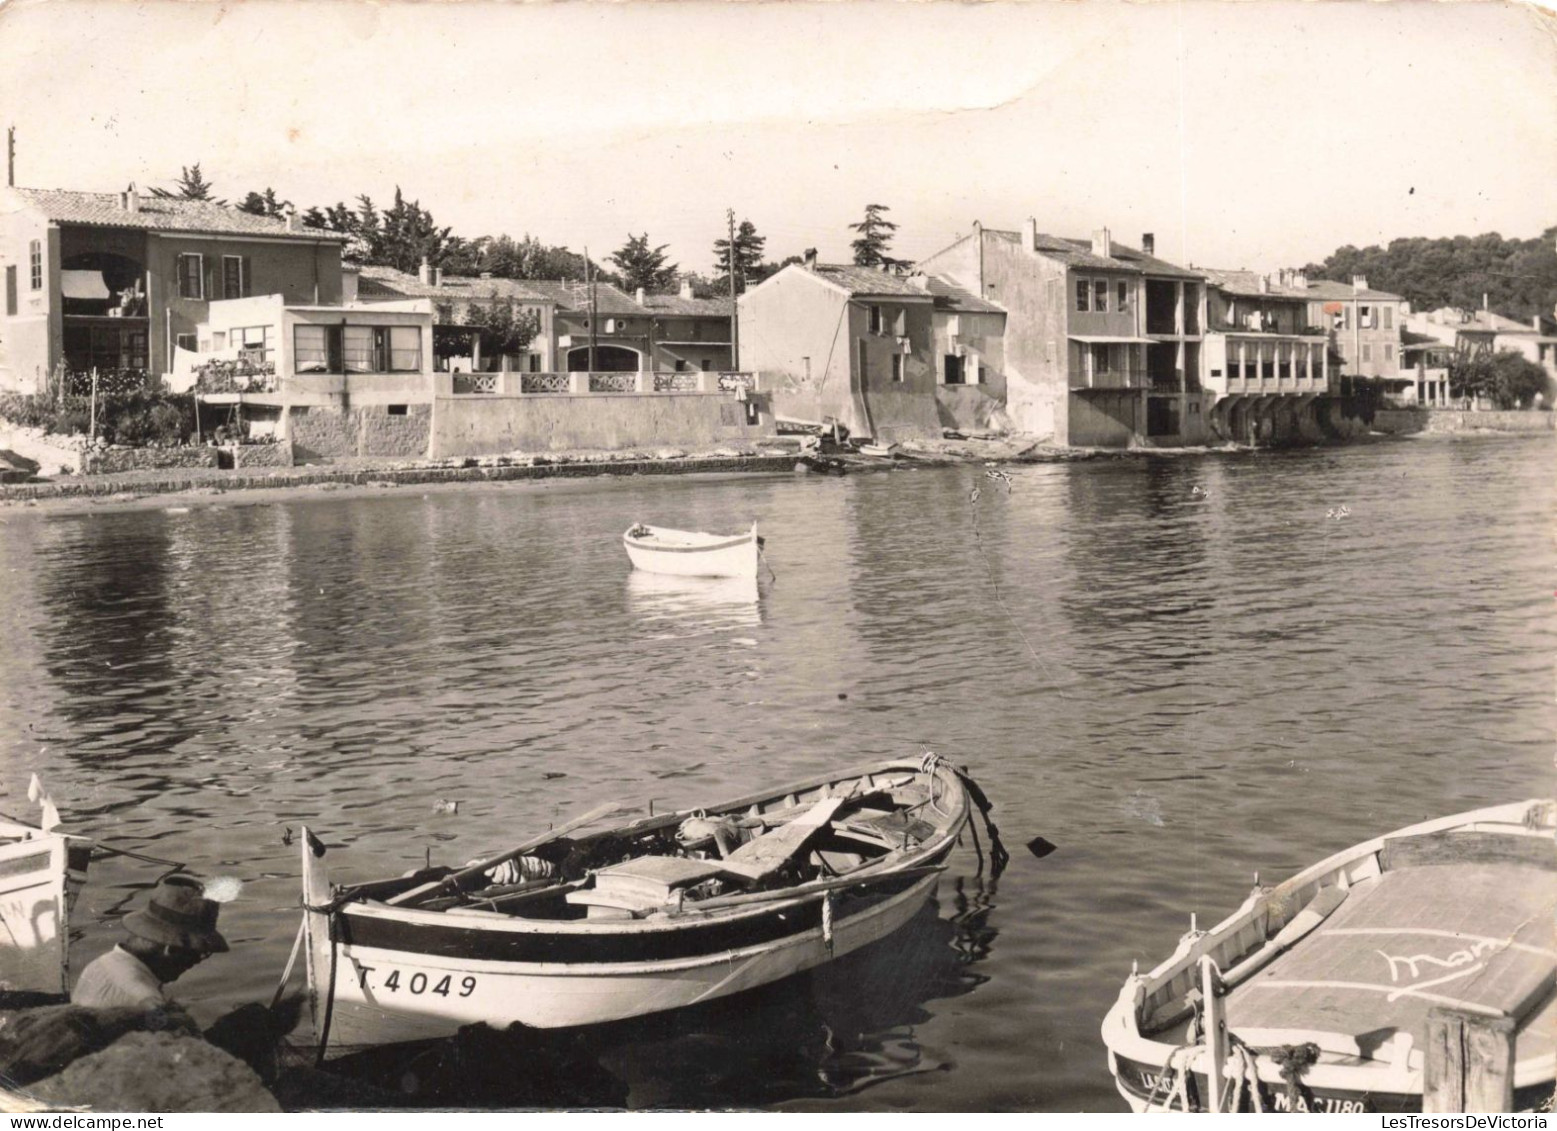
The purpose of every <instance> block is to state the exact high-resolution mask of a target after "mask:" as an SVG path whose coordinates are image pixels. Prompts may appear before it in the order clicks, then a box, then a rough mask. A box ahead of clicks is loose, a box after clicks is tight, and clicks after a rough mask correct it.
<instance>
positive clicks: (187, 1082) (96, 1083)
mask: <svg viewBox="0 0 1557 1131" xmlns="http://www.w3.org/2000/svg"><path fill="white" fill-rule="evenodd" d="M29 1090H30V1091H31V1092H32V1093H33V1095H35V1096H37V1097H38V1098H40V1099H44V1100H48V1101H50V1102H53V1103H58V1104H70V1105H86V1106H87V1107H90V1108H92V1109H94V1110H97V1111H166V1112H185V1111H190V1112H197V1111H198V1112H205V1111H213V1112H229V1111H261V1112H279V1111H280V1110H281V1105H280V1104H278V1103H277V1102H276V1097H275V1096H273V1095H271V1094H270V1092H268V1091H267V1090H266V1089H265V1086H264V1085H263V1084H262V1083H260V1078H259V1077H258V1076H256V1075H255V1074H254V1070H253V1069H252V1068H250V1067H249V1066H248V1065H246V1064H244V1063H243V1062H242V1061H241V1060H239V1059H237V1058H236V1057H233V1056H229V1055H228V1054H227V1053H225V1052H223V1051H222V1050H221V1049H219V1048H216V1047H215V1046H214V1045H210V1044H207V1043H206V1042H205V1041H203V1040H201V1039H200V1038H198V1037H188V1036H183V1035H176V1034H172V1033H131V1034H130V1035H129V1036H127V1037H123V1038H121V1039H119V1040H118V1041H115V1042H114V1043H113V1044H112V1045H110V1046H109V1047H108V1048H106V1049H104V1050H103V1051H101V1052H97V1053H93V1054H92V1055H90V1056H86V1057H83V1058H81V1059H80V1060H78V1061H76V1062H75V1063H74V1064H72V1065H71V1066H70V1067H69V1068H67V1069H65V1070H64V1071H63V1072H61V1073H59V1074H58V1075H56V1076H50V1077H49V1078H48V1079H46V1080H42V1081H40V1082H38V1083H36V1084H34V1085H33V1086H32V1087H31V1088H30V1089H29Z"/></svg>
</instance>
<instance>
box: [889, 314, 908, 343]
mask: <svg viewBox="0 0 1557 1131" xmlns="http://www.w3.org/2000/svg"><path fill="white" fill-rule="evenodd" d="M892 332H893V333H894V334H896V335H897V336H898V337H900V338H901V337H902V336H903V335H904V334H906V333H908V311H906V310H899V311H898V312H897V313H896V314H894V315H893V316H892Z"/></svg>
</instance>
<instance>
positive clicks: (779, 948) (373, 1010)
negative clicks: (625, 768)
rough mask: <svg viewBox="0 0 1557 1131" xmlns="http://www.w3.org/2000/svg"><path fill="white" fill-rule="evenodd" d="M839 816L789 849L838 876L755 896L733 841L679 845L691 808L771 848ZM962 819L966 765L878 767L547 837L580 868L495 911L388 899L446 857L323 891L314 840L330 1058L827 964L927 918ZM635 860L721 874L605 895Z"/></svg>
mask: <svg viewBox="0 0 1557 1131" xmlns="http://www.w3.org/2000/svg"><path fill="white" fill-rule="evenodd" d="M835 802H836V804H835ZM931 803H933V808H931ZM915 805H917V806H918V808H917V809H914V808H913V807H914V806H915ZM831 809H836V810H837V813H835V814H833V815H832V816H831V817H829V819H828V820H827V821H826V822H825V823H824V824H821V825H819V826H818V829H819V831H817V832H816V833H815V834H812V833H807V832H804V830H802V833H803V834H804V835H803V838H802V839H803V847H802V848H801V849H800V850H799V854H797V855H796V856H795V860H796V861H799V860H801V859H802V858H807V859H810V860H812V861H815V860H817V859H819V858H825V859H826V860H829V861H831V862H832V864H833V865H835V866H836V867H837V869H838V870H839V871H841V873H842V874H841V875H839V876H829V875H827V874H826V870H825V869H824V870H822V871H821V872H818V871H817V870H816V869H815V868H813V867H810V866H809V865H805V866H802V867H803V874H796V873H795V872H786V873H784V874H783V875H784V879H783V880H782V881H780V880H778V879H777V878H776V877H777V873H775V877H774V878H772V879H771V880H770V882H773V883H777V884H778V886H770V887H767V888H766V889H764V887H763V885H762V884H761V883H758V884H756V885H748V884H747V883H746V881H744V880H742V879H740V878H739V877H738V876H735V875H734V874H733V873H732V872H729V871H725V870H724V869H727V868H730V869H733V868H736V867H737V866H738V865H739V864H740V862H741V859H742V855H743V853H742V851H741V850H737V851H736V852H734V853H731V854H730V855H729V856H728V858H727V859H726V858H722V857H721V854H720V852H709V853H708V854H707V855H706V857H700V854H697V853H686V854H673V853H674V848H673V847H672V846H673V845H674V844H675V843H676V841H677V839H678V838H680V837H681V836H682V834H683V833H684V831H685V828H686V825H684V824H683V822H686V821H688V820H689V819H691V820H693V821H698V820H704V819H707V820H711V821H714V822H719V821H726V822H730V821H737V820H739V821H745V822H746V823H747V824H748V825H755V826H756V828H757V833H758V836H759V837H771V838H775V843H776V842H777V841H779V840H782V839H783V838H785V837H786V836H788V835H790V833H792V832H794V828H786V826H788V825H790V824H791V823H793V824H794V825H795V826H796V827H798V826H799V825H800V824H802V823H803V822H804V821H805V820H806V819H807V817H808V815H809V816H814V815H816V814H817V813H818V812H819V811H821V812H826V811H828V810H831ZM905 811H908V812H905ZM968 816H969V796H968V793H967V791H966V788H965V786H964V782H963V778H962V777H961V775H960V773H959V772H958V771H956V770H955V768H954V767H950V765H949V764H948V763H944V762H940V763H938V764H932V765H930V766H929V767H928V769H927V770H921V769H919V768H918V766H917V764H916V763H914V762H885V763H879V764H876V765H873V766H868V767H861V768H856V769H853V770H850V771H847V772H844V773H842V774H835V775H829V776H827V777H823V778H816V779H812V780H809V781H805V782H800V783H793V784H790V785H787V786H783V787H780V788H779V789H777V790H775V791H774V792H772V793H769V794H765V795H763V796H753V797H744V798H738V799H735V800H733V801H728V802H722V803H719V804H716V805H711V806H708V807H707V808H706V809H698V810H687V811H683V812H679V813H670V814H665V815H662V816H658V817H649V818H641V819H639V820H637V821H634V822H632V823H631V824H629V825H626V826H621V827H618V828H615V829H608V830H605V831H602V832H595V833H590V834H587V835H581V836H579V837H578V838H577V839H563V840H560V841H556V842H552V844H551V845H550V846H549V847H547V848H543V849H539V850H537V852H538V853H539V854H540V855H541V856H547V857H549V858H550V859H561V858H562V857H564V856H566V857H567V860H568V861H578V860H586V861H589V864H588V869H589V870H588V871H587V873H586V874H584V875H582V876H577V875H576V873H577V871H578V869H577V867H575V866H574V865H572V864H571V863H564V866H563V868H562V870H559V871H558V872H556V873H555V874H553V875H552V876H551V877H550V878H548V879H544V880H538V881H533V882H530V883H528V884H521V885H516V886H518V887H519V888H521V889H524V890H520V891H518V892H517V894H515V895H513V896H509V897H506V898H508V899H511V900H513V901H514V902H513V903H512V904H510V905H508V906H507V908H506V909H505V906H504V898H505V897H500V898H499V899H498V900H497V901H496V902H495V903H494V902H492V901H490V900H489V901H486V902H487V903H488V904H489V906H488V907H486V908H483V907H480V906H475V905H473V904H472V903H471V901H470V898H469V897H468V896H465V895H461V896H459V897H457V898H456V901H455V902H454V903H453V904H452V905H450V906H445V905H444V904H447V903H449V902H450V901H449V900H448V899H442V898H440V899H437V900H434V901H433V903H432V905H428V904H427V903H425V902H424V903H423V904H422V905H421V906H409V905H404V904H400V905H397V904H396V903H395V900H396V899H404V898H406V896H405V893H406V892H407V891H408V890H410V889H413V888H416V887H417V886H418V885H419V884H420V885H421V886H422V887H426V886H428V882H429V877H430V878H431V881H433V882H436V881H438V880H439V879H440V873H447V872H448V869H441V870H438V869H435V870H433V871H432V872H426V873H419V874H418V875H416V876H412V877H404V878H401V879H400V880H397V881H383V882H379V883H375V884H368V885H358V886H357V887H356V888H332V887H331V886H330V884H329V882H328V880H327V879H326V878H325V876H324V873H323V869H322V867H321V866H320V863H319V860H318V858H317V857H315V856H314V855H313V854H312V853H311V852H309V851H308V850H307V849H306V848H305V851H304V898H305V906H306V908H307V910H306V911H305V920H306V923H307V953H308V963H309V987H310V998H311V1002H312V1006H313V1011H314V1027H315V1035H316V1039H317V1040H318V1043H319V1048H320V1056H321V1058H324V1057H326V1056H340V1055H345V1054H347V1053H350V1052H354V1051H358V1050H360V1049H363V1048H366V1047H370V1046H374V1045H382V1044H394V1043H400V1042H410V1041H419V1040H428V1039H436V1038H440V1037H446V1036H449V1035H451V1034H452V1033H454V1032H455V1031H456V1030H458V1029H459V1028H460V1027H461V1026H464V1025H470V1024H474V1023H477V1022H485V1023H487V1024H489V1025H492V1026H494V1027H498V1028H502V1027H504V1026H507V1025H509V1024H512V1023H515V1022H517V1023H520V1024H523V1025H526V1026H530V1027H533V1028H542V1029H552V1028H567V1027H573V1026H580V1025H593V1024H600V1023H604V1022H610V1021H617V1020H622V1019H625V1018H630V1017H639V1016H643V1015H646V1014H651V1013H658V1012H662V1011H665V1010H672V1009H680V1008H684V1007H686V1006H691V1005H696V1004H699V1003H701V1002H706V1001H711V1000H714V999H717V998H722V997H726V996H728V995H731V994H736V993H741V992H743V991H746V990H751V989H755V988H757V987H759V986H764V985H767V984H769V983H772V982H776V981H779V980H780V979H783V978H787V977H789V976H791V975H794V974H798V973H800V972H802V971H805V970H809V969H812V968H814V967H817V966H820V965H823V964H824V963H827V962H830V961H832V960H833V959H835V958H838V957H840V956H842V955H845V954H848V953H850V952H851V951H855V950H858V949H859V948H861V947H864V946H867V945H869V944H870V943H873V942H876V941H878V940H880V939H884V938H886V937H887V936H889V935H891V934H892V933H893V932H895V931H897V930H898V929H899V928H901V927H902V926H904V924H906V923H907V922H908V921H909V920H910V919H912V918H913V917H914V916H915V914H916V913H918V911H919V910H920V908H922V907H923V906H924V904H925V903H926V901H927V900H928V899H929V898H930V897H931V895H932V894H933V892H934V890H935V884H936V880H937V874H938V872H939V870H940V866H941V865H942V864H943V862H944V861H945V859H946V858H947V856H949V855H950V853H951V850H952V848H953V846H954V844H955V842H956V839H957V836H958V834H959V833H960V832H961V830H962V828H963V826H964V825H965V824H966V823H967V820H968ZM755 840H756V838H754V841H755ZM798 843H802V841H801V840H799V839H797V844H798ZM751 847H752V842H749V843H748V844H746V845H744V846H743V849H745V850H750V849H751ZM644 850H647V851H646V852H645V851H644ZM723 851H724V850H722V849H721V852H723ZM640 852H641V853H643V854H642V855H639V854H638V853H640ZM624 855H625V856H626V857H627V858H626V859H625V860H623V859H622V857H623V856H624ZM607 861H614V863H611V862H607ZM851 861H853V862H854V863H853V865H852V870H851V864H850V862H851ZM535 866H536V867H540V865H538V864H537V865H535ZM635 870H641V871H643V872H644V873H646V874H647V873H650V872H662V873H665V874H669V873H685V874H686V875H688V876H693V877H695V876H696V875H700V874H701V875H707V876H708V877H710V878H711V880H712V886H698V885H693V886H690V887H688V886H681V887H679V888H676V889H675V890H671V891H668V892H665V893H661V896H659V897H655V898H646V897H645V895H644V894H643V891H642V890H639V889H636V888H635V889H633V890H631V891H629V892H627V894H625V895H621V894H612V889H611V881H613V880H615V879H617V878H619V877H621V876H622V874H623V873H628V872H633V871H635ZM570 876H574V877H575V878H571V879H570V878H569V877H570ZM719 877H723V879H720V878H719ZM627 878H628V879H629V880H631V881H632V882H633V883H635V884H636V883H638V882H639V881H638V877H636V876H628V877H627ZM725 881H729V882H728V883H726V882H725ZM644 890H646V889H644ZM710 892H713V893H715V894H713V895H712V897H711V898H710V897H709V893H710ZM476 894H477V895H479V894H480V893H479V892H478V893H476ZM700 904H701V905H700ZM629 909H630V910H629ZM586 911H587V914H586Z"/></svg>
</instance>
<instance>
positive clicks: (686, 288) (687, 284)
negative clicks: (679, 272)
mask: <svg viewBox="0 0 1557 1131" xmlns="http://www.w3.org/2000/svg"><path fill="white" fill-rule="evenodd" d="M681 297H682V298H691V297H692V280H691V279H687V278H683V279H682V280H681Z"/></svg>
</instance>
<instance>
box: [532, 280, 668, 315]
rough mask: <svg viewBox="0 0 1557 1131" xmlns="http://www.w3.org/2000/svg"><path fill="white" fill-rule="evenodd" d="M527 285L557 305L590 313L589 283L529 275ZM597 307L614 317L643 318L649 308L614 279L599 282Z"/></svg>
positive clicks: (597, 285) (561, 308)
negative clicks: (610, 281)
mask: <svg viewBox="0 0 1557 1131" xmlns="http://www.w3.org/2000/svg"><path fill="white" fill-rule="evenodd" d="M524 285H525V286H526V287H529V288H530V289H531V290H534V291H538V292H539V293H540V294H542V295H544V296H546V297H547V298H549V299H551V300H552V301H553V302H555V303H556V304H557V309H558V310H559V311H563V312H565V313H569V314H588V313H589V284H588V283H576V282H572V281H570V280H560V279H526V280H524ZM595 309H596V311H598V312H599V313H600V314H603V315H607V316H611V317H618V318H620V317H632V316H637V317H639V318H642V317H644V316H646V315H647V314H648V313H649V312H648V311H647V310H646V309H645V308H643V307H641V306H639V305H638V304H637V303H636V302H634V301H633V300H632V298H631V297H630V296H629V295H628V294H627V293H626V292H624V291H620V290H618V289H617V288H616V287H613V286H612V285H611V284H610V283H596V284H595Z"/></svg>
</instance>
